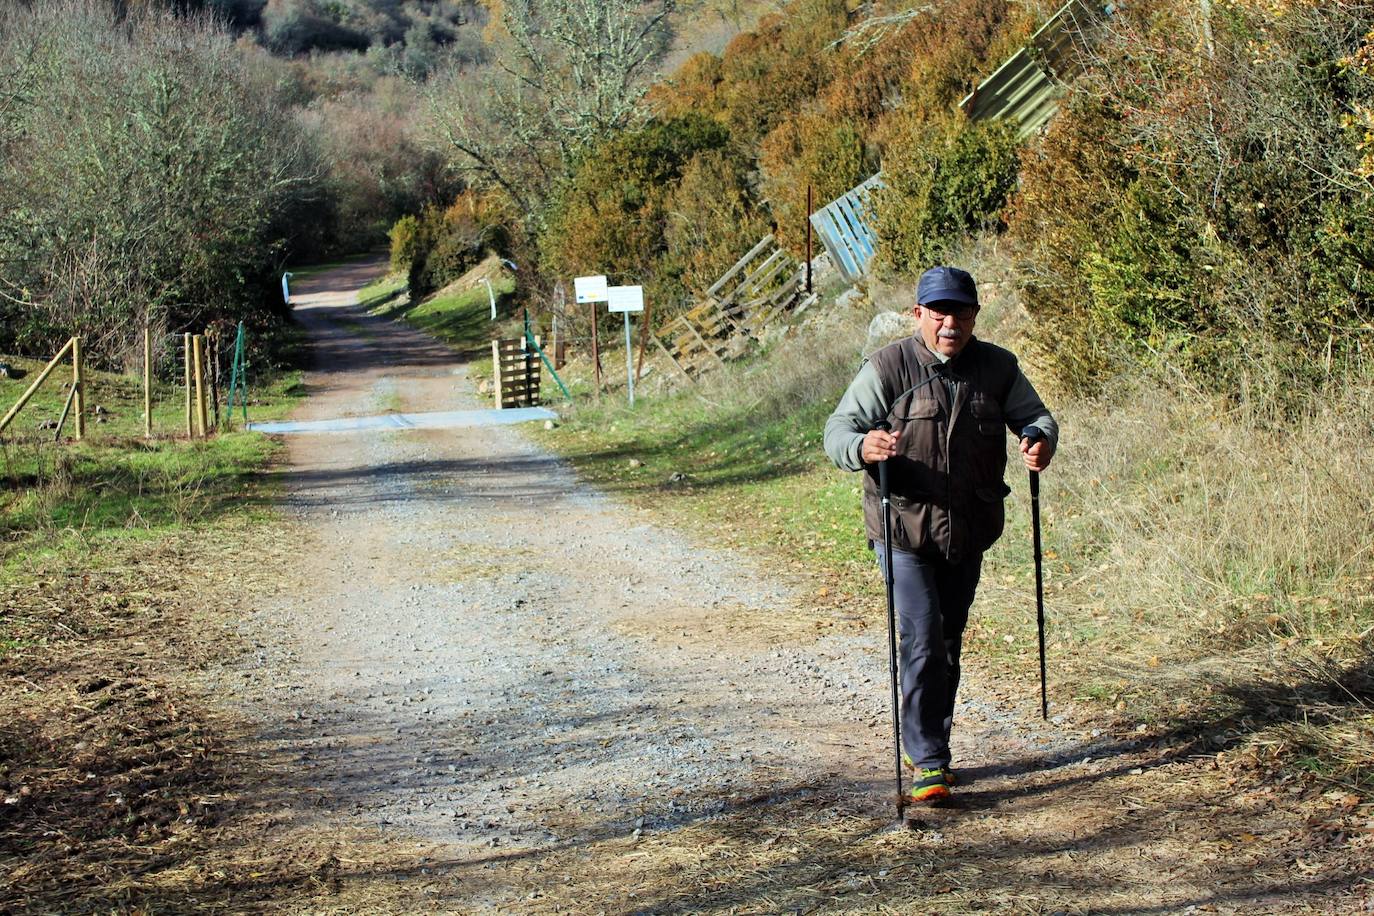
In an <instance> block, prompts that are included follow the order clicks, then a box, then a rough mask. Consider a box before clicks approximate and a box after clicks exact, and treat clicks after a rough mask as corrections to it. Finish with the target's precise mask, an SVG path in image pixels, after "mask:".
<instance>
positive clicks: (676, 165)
mask: <svg viewBox="0 0 1374 916" xmlns="http://www.w3.org/2000/svg"><path fill="white" fill-rule="evenodd" d="M728 140H729V134H728V132H727V131H726V129H725V128H724V127H723V126H721V125H720V124H719V123H717V122H716V121H713V120H711V119H709V118H706V117H703V116H701V115H687V116H684V117H681V118H672V119H669V120H664V121H653V122H650V123H649V124H648V125H646V126H645V127H643V128H641V129H639V130H634V131H625V132H623V133H621V134H619V135H617V136H615V137H614V138H612V139H611V140H609V141H607V142H606V143H603V144H601V145H600V146H598V147H596V148H595V149H593V150H592V151H590V152H589V153H588V154H587V155H586V156H584V157H583V159H582V161H581V163H580V164H579V166H578V168H577V170H576V171H575V172H574V173H573V174H572V176H571V177H570V178H568V179H567V181H565V182H564V183H563V184H562V186H561V187H560V188H559V190H558V192H557V193H556V194H555V196H554V201H553V204H552V205H551V207H550V212H549V214H548V218H547V220H546V223H545V229H544V231H543V232H542V233H541V234H540V236H539V239H538V244H539V251H540V256H541V261H542V264H543V267H544V269H545V270H546V271H547V272H548V273H549V274H551V275H553V276H556V277H565V278H566V277H573V276H578V275H581V274H587V273H604V274H606V275H608V276H609V277H611V279H612V282H621V281H624V282H642V283H644V284H646V285H647V286H648V287H649V290H648V291H647V292H648V293H649V295H650V296H651V297H652V298H653V299H654V301H655V302H656V303H659V304H660V305H661V304H663V303H665V302H672V301H675V300H677V299H678V298H680V297H681V295H682V293H683V288H682V285H681V276H680V273H679V271H680V265H674V264H673V262H671V261H667V260H664V259H663V256H664V254H665V253H666V252H667V248H668V225H669V221H670V213H671V209H670V201H671V198H672V195H673V192H674V189H675V188H676V187H677V185H678V182H679V181H680V179H681V177H682V174H683V172H684V170H686V169H687V167H688V165H689V163H691V162H692V161H693V159H694V158H695V157H696V156H698V155H699V154H702V153H707V152H711V151H718V150H723V149H725V147H726V146H727V143H728ZM742 253H743V252H741V254H742ZM738 256H739V255H736V257H738Z"/></svg>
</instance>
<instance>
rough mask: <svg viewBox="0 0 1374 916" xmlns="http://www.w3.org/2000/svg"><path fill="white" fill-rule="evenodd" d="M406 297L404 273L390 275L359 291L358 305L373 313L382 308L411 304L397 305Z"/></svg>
mask: <svg viewBox="0 0 1374 916" xmlns="http://www.w3.org/2000/svg"><path fill="white" fill-rule="evenodd" d="M405 296H406V277H405V274H403V273H389V274H386V275H385V276H381V277H378V278H377V279H375V280H373V281H372V282H371V283H369V284H367V285H366V286H364V287H363V288H362V289H360V290H358V304H359V305H361V306H362V307H363V309H365V310H366V311H369V312H371V311H373V310H374V309H378V308H380V307H381V306H385V305H393V304H399V305H402V306H405V305H408V304H409V302H408V301H405V302H400V303H397V300H400V299H402V298H403V297H405Z"/></svg>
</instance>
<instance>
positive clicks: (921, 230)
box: [873, 120, 1017, 274]
mask: <svg viewBox="0 0 1374 916" xmlns="http://www.w3.org/2000/svg"><path fill="white" fill-rule="evenodd" d="M1016 170H1017V143H1016V138H1015V135H1014V134H1013V133H1012V131H1011V129H1010V128H1009V127H1007V126H1005V125H1003V124H1000V123H982V124H967V123H965V122H963V121H962V120H958V121H955V120H950V121H944V122H919V121H917V122H914V123H912V125H911V129H910V130H908V131H906V132H904V133H902V134H901V135H900V136H899V139H898V140H896V141H894V142H893V144H892V145H891V146H890V147H889V148H888V151H887V156H886V157H885V158H884V160H883V185H884V186H883V187H882V188H880V189H879V190H878V191H877V192H876V193H875V194H874V195H873V202H874V213H875V215H874V221H875V226H876V230H877V234H878V237H879V239H880V240H881V242H880V244H879V250H878V253H879V257H880V258H881V263H882V264H883V266H884V267H885V268H886V269H888V270H892V271H896V272H898V273H903V274H914V273H919V272H920V271H922V270H924V269H925V268H926V267H929V266H930V265H931V264H935V263H938V262H941V261H943V260H945V256H946V253H947V252H948V251H949V249H950V247H951V246H953V245H957V244H958V243H960V242H961V241H963V239H964V238H965V236H967V235H968V234H969V233H970V232H974V231H976V230H979V229H982V228H984V227H986V226H987V225H988V224H989V223H995V222H997V221H998V220H999V219H1000V217H999V211H1001V209H1002V207H1003V205H1004V204H1005V203H1006V200H1007V195H1008V193H1010V191H1011V189H1012V187H1013V186H1014V184H1015V182H1016Z"/></svg>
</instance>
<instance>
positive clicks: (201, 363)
mask: <svg viewBox="0 0 1374 916" xmlns="http://www.w3.org/2000/svg"><path fill="white" fill-rule="evenodd" d="M204 350H205V338H204V337H203V336H202V335H200V334H197V335H196V336H195V337H192V338H191V351H192V353H193V354H194V359H195V361H194V363H193V366H194V368H195V373H196V435H198V436H200V437H201V438H202V439H204V438H205V436H206V432H207V429H206V427H208V426H209V425H210V424H209V419H208V418H207V417H206V415H205V354H204Z"/></svg>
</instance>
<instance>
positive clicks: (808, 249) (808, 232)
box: [806, 185, 814, 294]
mask: <svg viewBox="0 0 1374 916" xmlns="http://www.w3.org/2000/svg"><path fill="white" fill-rule="evenodd" d="M811 195H812V191H811V185H807V186H806V292H807V293H808V294H810V292H811V214H812V213H813V212H814V210H813V207H814V203H813V201H812V198H811Z"/></svg>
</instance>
